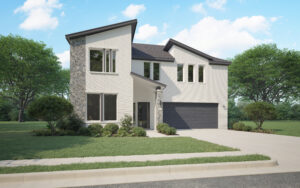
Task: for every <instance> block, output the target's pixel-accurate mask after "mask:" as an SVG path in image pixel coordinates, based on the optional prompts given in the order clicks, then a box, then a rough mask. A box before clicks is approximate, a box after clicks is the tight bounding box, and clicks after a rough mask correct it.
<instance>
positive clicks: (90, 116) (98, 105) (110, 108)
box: [87, 94, 117, 121]
mask: <svg viewBox="0 0 300 188" xmlns="http://www.w3.org/2000/svg"><path fill="white" fill-rule="evenodd" d="M87 120H100V121H103V120H105V121H107V120H117V95H113V94H87Z"/></svg>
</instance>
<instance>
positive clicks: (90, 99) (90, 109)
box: [87, 94, 100, 120]
mask: <svg viewBox="0 0 300 188" xmlns="http://www.w3.org/2000/svg"><path fill="white" fill-rule="evenodd" d="M87 120H100V95H98V94H88V95H87Z"/></svg>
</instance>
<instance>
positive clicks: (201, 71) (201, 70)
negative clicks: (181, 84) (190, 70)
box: [198, 66, 203, 82]
mask: <svg viewBox="0 0 300 188" xmlns="http://www.w3.org/2000/svg"><path fill="white" fill-rule="evenodd" d="M198 81H199V82H203V66H199V69H198Z"/></svg>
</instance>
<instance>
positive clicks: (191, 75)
mask: <svg viewBox="0 0 300 188" xmlns="http://www.w3.org/2000/svg"><path fill="white" fill-rule="evenodd" d="M188 71H189V72H188V81H189V82H193V81H194V65H189V68H188Z"/></svg>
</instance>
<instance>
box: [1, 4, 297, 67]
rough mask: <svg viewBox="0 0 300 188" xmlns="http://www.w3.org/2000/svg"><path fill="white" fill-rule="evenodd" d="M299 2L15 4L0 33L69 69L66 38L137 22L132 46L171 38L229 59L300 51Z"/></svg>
mask: <svg viewBox="0 0 300 188" xmlns="http://www.w3.org/2000/svg"><path fill="white" fill-rule="evenodd" d="M299 8H300V1H298V0H289V1H288V2H287V1H282V0H185V1H182V0H168V1H167V0H151V1H150V0H149V1H124V0H110V1H99V0H15V1H5V3H2V4H1V7H0V20H1V29H0V34H1V35H8V34H10V33H11V34H17V35H21V36H23V37H26V38H30V39H34V40H36V41H43V42H44V43H46V44H47V46H48V47H51V48H53V50H54V52H55V53H56V54H57V55H58V57H59V58H60V60H61V61H62V63H63V67H69V52H68V50H69V45H68V43H67V41H66V40H65V34H68V33H73V32H77V31H82V30H85V29H91V28H95V27H100V26H103V25H108V24H113V23H117V22H121V21H126V20H130V19H134V18H137V19H138V26H137V30H136V35H135V40H134V42H139V43H152V44H164V43H165V42H166V41H167V40H168V39H169V38H175V39H177V40H179V41H181V42H183V43H186V44H188V45H190V46H192V47H195V48H197V49H199V50H201V51H203V52H206V53H208V54H211V55H214V56H217V57H220V58H232V57H234V55H236V54H238V53H241V52H242V51H243V50H245V49H248V48H250V47H252V46H254V45H257V44H261V43H270V42H272V43H276V44H277V45H278V47H279V48H289V49H295V50H300V37H299V36H300V22H299V18H300V11H299Z"/></svg>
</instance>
